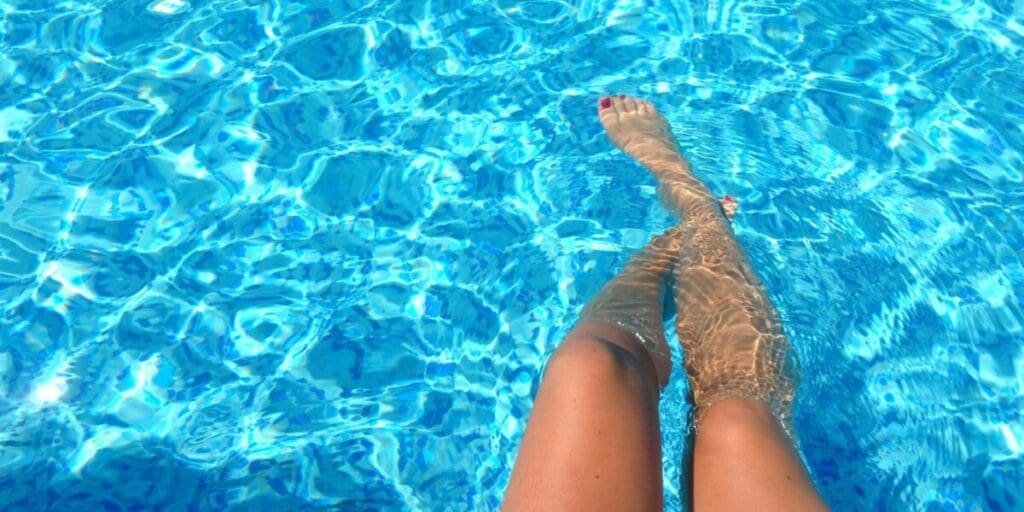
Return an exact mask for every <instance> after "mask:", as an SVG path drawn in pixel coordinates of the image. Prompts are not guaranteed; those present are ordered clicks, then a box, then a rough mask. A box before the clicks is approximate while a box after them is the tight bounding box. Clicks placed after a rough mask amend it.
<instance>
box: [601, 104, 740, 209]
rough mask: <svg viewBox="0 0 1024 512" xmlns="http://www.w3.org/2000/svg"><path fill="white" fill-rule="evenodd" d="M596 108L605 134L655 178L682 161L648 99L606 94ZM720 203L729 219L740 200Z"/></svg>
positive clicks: (659, 116)
mask: <svg viewBox="0 0 1024 512" xmlns="http://www.w3.org/2000/svg"><path fill="white" fill-rule="evenodd" d="M597 111H598V116H599V117H600V118H601V124H602V125H604V129H605V132H606V133H607V134H608V138H610V139H611V140H612V142H613V143H615V145H616V146H618V147H619V149H621V150H622V151H623V152H625V153H626V154H627V155H629V156H631V157H633V158H634V159H636V160H637V161H638V162H640V163H641V164H643V165H644V166H645V167H647V168H648V169H650V170H651V171H652V172H654V174H655V176H657V177H658V178H661V177H663V176H662V173H663V172H666V171H670V170H673V169H677V168H678V166H679V164H680V163H683V164H684V165H685V159H684V158H683V157H682V155H680V154H679V147H678V146H677V145H676V140H675V137H674V136H673V135H672V130H671V128H669V125H668V121H666V120H665V118H664V117H663V116H662V115H661V114H660V113H659V112H658V109H656V108H654V105H653V104H652V103H651V102H649V101H647V100H643V99H639V98H633V97H631V96H626V95H618V96H606V97H604V98H601V99H600V100H599V101H598V104H597ZM719 207H721V209H722V213H723V214H724V215H725V218H726V219H728V220H730V221H731V220H732V218H733V217H735V216H736V210H737V209H738V208H739V203H738V202H737V201H736V199H735V198H733V197H732V196H725V197H723V198H722V199H720V200H719Z"/></svg>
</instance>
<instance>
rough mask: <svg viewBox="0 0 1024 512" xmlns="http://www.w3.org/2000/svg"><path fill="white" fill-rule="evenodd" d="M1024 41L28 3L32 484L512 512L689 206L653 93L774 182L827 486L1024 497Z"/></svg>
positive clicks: (5, 449) (12, 284)
mask: <svg viewBox="0 0 1024 512" xmlns="http://www.w3.org/2000/svg"><path fill="white" fill-rule="evenodd" d="M1022 62H1024V4H1021V2H1019V1H1016V2H1014V1H1009V0H988V1H981V0H977V1H973V2H961V1H956V0H943V1H909V0H900V1H866V0H863V1H862V0H807V1H800V2H796V1H776V2H771V1H768V2H765V1H759V2H753V1H747V0H736V1H724V0H723V1H714V2H709V1H690V2H686V1H682V0H679V1H661V2H654V1H642V0H619V1H610V0H608V1H582V2H573V3H568V2H556V1H539V0H538V1H531V2H512V1H508V0H494V1H487V2H466V1H463V2H460V1H455V0H433V1H427V0H422V1H421V0H415V1H413V0H408V1H401V0H390V1H376V2H356V1H354V0H347V1H330V2H329V1H304V2H298V1H295V2H289V1H282V0H265V1H215V0H209V1H201V0H195V1H185V0H157V1H153V2H136V1H131V0H128V1H105V0H97V1H92V2H68V1H65V2H58V1H45V0H31V1H18V0H13V1H12V0H3V1H0V201H2V202H0V301H2V302H0V303H2V304H3V305H2V306H0V308H2V309H0V509H4V510H18V511H20V510H90V511H93V510H140V509H145V510H149V509H155V510H323V509H341V510H398V509H409V510H489V509H495V508H496V507H497V505H498V503H499V501H500V498H501V494H502V492H503V489H504V487H505V485H506V483H507V480H508V476H509V471H510V467H511V464H512V460H513V457H514V454H515V450H516V447H517V445H518V442H519V439H520V437H521V435H522V432H523V428H524V425H525V419H526V417H527V413H528V411H529V408H530V405H531V400H532V393H533V392H534V391H535V389H536V383H537V380H538V377H539V374H540V370H541V367H542V364H543V362H544V358H545V354H547V353H549V352H550V351H551V350H552V349H553V348H554V347H555V346H556V345H557V343H558V341H559V339H560V337H561V336H562V335H563V334H564V333H565V332H566V329H567V328H568V327H569V326H570V325H571V323H572V322H573V321H574V318H575V315H576V314H577V313H578V312H579V310H580V309H581V308H582V306H583V305H584V304H585V303H586V301H587V300H588V299H589V298H590V297H591V296H593V295H594V293H595V292H596V291H597V289H598V288H599V287H600V286H601V285H602V284H603V283H604V282H605V281H606V280H608V279H609V278H610V277H611V276H613V275H614V273H615V272H616V271H617V269H618V268H620V267H621V266H622V264H623V263H624V261H625V260H626V258H627V257H628V255H629V254H630V253H631V252H632V251H634V250H636V249H637V248H639V247H641V246H642V245H643V244H644V243H645V242H646V241H647V239H648V238H649V237H650V236H652V235H653V234H655V233H659V232H660V231H661V230H663V229H664V228H666V227H668V226H669V225H671V223H672V217H671V216H670V214H669V213H668V212H667V211H665V210H664V209H663V208H662V207H661V206H659V205H658V204H657V201H656V191H655V188H654V181H653V180H652V179H651V178H650V177H649V176H648V175H647V174H646V173H645V172H643V171H642V170H641V169H640V168H638V167H636V166H635V165H633V164H632V163H630V162H628V161H627V160H626V159H625V158H624V157H623V156H621V155H620V154H619V153H617V152H616V151H614V150H613V148H612V146H611V145H610V143H609V142H608V141H607V140H606V138H605V137H604V135H603V134H602V133H601V130H600V127H599V124H598V122H597V120H596V118H595V102H596V101H597V98H598V97H599V96H600V95H601V94H604V93H608V92H616V93H618V92H621V93H629V94H636V95H641V96H645V97H649V98H650V99H651V100H652V101H654V102H655V103H656V104H657V105H658V106H659V107H660V108H661V110H662V111H663V112H664V113H665V114H666V116H667V117H668V119H669V120H670V122H671V123H672V125H673V127H674V129H675V131H676V132H677V134H678V135H679V138H680V142H681V145H682V147H683V148H684V150H685V151H686V153H687V154H688V155H689V156H690V158H691V159H692V160H693V163H694V166H695V168H696V169H697V172H698V174H699V175H700V176H701V177H702V178H704V179H705V180H707V182H708V183H709V184H710V186H711V187H712V188H713V190H715V191H716V192H718V193H721V194H725V193H728V194H731V195H733V196H736V197H737V198H738V199H739V200H740V202H741V207H740V214H739V216H738V217H737V218H736V221H735V226H736V231H737V234H738V237H739V238H740V240H741V242H742V243H743V245H744V246H745V247H746V249H747V252H748V254H749V256H750V259H751V260H752V261H753V264H754V267H755V268H756V269H757V270H758V272H759V274H760V276H761V277H762V279H763V280H764V282H765V284H766V286H767V288H768V291H769V293H770V295H771V297H772V298H773V300H774V301H775V303H776V304H777V305H778V307H779V309H780V312H781V314H782V316H783V318H784V320H785V322H786V331H787V333H788V334H789V336H790V338H791V340H792V343H793V345H794V349H795V351H796V352H797V355H798V357H799V359H800V361H801V365H802V368H803V376H802V382H801V386H800V389H799V393H798V396H797V400H796V410H795V421H796V430H797V434H798V437H799V442H800V447H801V452H802V454H803V456H804V458H805V460H806V462H807V464H808V466H809V468H810V471H811V473H812V475H813V477H814V479H815V481H816V482H817V484H818V486H819V488H820V489H821V492H822V494H823V496H824V497H825V499H826V500H827V501H828V502H829V503H830V505H832V506H833V507H834V508H835V509H836V510H929V511H930V510H963V511H974V510H1019V509H1020V508H1021V507H1024V503H1022V499H1024V498H1022V496H1024V483H1022V482H1024V477H1022V475H1024V421H1022V420H1024V418H1022V410H1024V353H1022V346H1021V345H1022V344H1021V341H1022V339H1024V328H1022V323H1024V310H1022V305H1021V298H1020V290H1022V289H1024V265H1022V258H1024V253H1022V249H1024V221H1022V220H1021V219H1022V218H1024V184H1022V169H1024V157H1022V154H1024V131H1022V125H1024V65H1022ZM675 357H676V358H678V357H679V354H675ZM686 391H687V389H686V382H685V378H684V376H683V375H682V372H681V371H678V370H677V372H676V374H675V375H674V376H673V381H672V383H671V385H670V387H669V388H668V390H667V391H666V393H665V398H664V400H663V402H662V406H661V409H662V418H663V429H662V430H663V437H664V438H665V459H666V462H665V468H664V471H665V475H666V503H667V505H668V509H670V510H677V509H679V508H680V507H681V503H685V502H686V485H685V483H682V484H681V482H685V474H683V471H682V470H681V467H682V465H681V464H680V461H681V460H682V459H683V457H684V455H683V454H684V453H685V452H686V450H687V447H688V446H689V445H690V441H689V438H688V436H689V435H690V433H691V430H692V429H691V426H690V418H689V412H690V411H689V407H688V405H686V403H685V396H686ZM684 508H685V507H684Z"/></svg>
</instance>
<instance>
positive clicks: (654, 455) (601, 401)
mask: <svg viewBox="0 0 1024 512" xmlns="http://www.w3.org/2000/svg"><path fill="white" fill-rule="evenodd" d="M678 252H679V234H678V231H677V230H674V229H673V230H669V231H668V232H666V233H665V234H664V235H661V236H659V237H656V238H655V239H654V240H652V241H651V242H650V243H649V244H648V245H647V247H645V248H644V249H643V250H641V251H640V252H639V253H637V255H636V256H634V257H633V259H632V260H631V261H630V262H629V263H628V264H627V265H626V267H625V268H624V269H623V270H622V272H621V273H620V274H619V275H618V276H616V277H615V278H614V279H613V280H612V281H610V282H609V283H608V284H607V285H605V287H604V288H603V289H602V290H601V292H600V293H598V295H597V297H595V298H594V299H593V300H592V301H591V303H590V304H589V305H588V306H587V307H586V309H584V311H583V314H582V315H581V321H580V323H579V324H578V325H577V326H576V328H575V329H574V330H573V331H572V333H570V334H569V336H568V337H566V340H565V342H563V343H562V345H561V346H560V347H559V348H558V350H556V351H555V353H554V355H552V357H551V359H550V361H549V362H548V366H547V370H546V372H545V375H544V381H543V383H542V384H541V387H540V391H539V392H538V393H537V398H536V400H535V402H534V407H533V411H532V412H531V414H530V422H529V425H528V426H527V429H526V434H525V435H524V437H523V442H522V445H521V446H520V448H519V456H518V458H517V459H516V465H515V468H514V469H513V472H512V479H511V481H510V482H509V487H508V490H507V492H506V494H505V503H504V506H503V508H504V510H506V511H522V510H544V511H547V510H581V511H591V510H638V511H644V510H661V508H662V481H661V434H660V431H659V424H658V396H659V395H660V389H661V385H662V384H663V383H664V382H665V381H667V379H668V373H669V370H670V369H671V363H670V360H669V357H668V347H667V344H666V341H665V335H664V332H663V324H662V321H663V320H662V297H663V293H664V291H665V290H664V286H665V285H664V281H665V278H666V277H667V275H668V273H669V272H670V271H671V268H672V266H673V264H674V263H675V257H676V254H678Z"/></svg>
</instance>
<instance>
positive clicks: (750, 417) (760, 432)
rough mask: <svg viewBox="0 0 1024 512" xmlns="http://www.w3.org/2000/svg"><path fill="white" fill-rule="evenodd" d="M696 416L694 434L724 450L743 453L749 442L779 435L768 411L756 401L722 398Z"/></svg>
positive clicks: (773, 418)
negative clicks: (722, 446) (730, 448)
mask: <svg viewBox="0 0 1024 512" xmlns="http://www.w3.org/2000/svg"><path fill="white" fill-rule="evenodd" d="M698 415H699V418H698V424H697V435H698V436H701V437H704V440H705V441H712V442H714V443H715V444H719V445H724V446H725V447H732V448H737V449H741V450H742V449H744V447H746V446H749V444H750V443H751V442H756V441H757V440H759V439H764V438H765V437H775V436H777V435H780V433H781V428H780V427H779V425H778V422H777V421H776V420H775V417H774V416H773V415H772V412H771V409H770V408H769V407H768V406H767V405H765V404H764V403H762V402H760V401H758V400H752V399H748V398H725V399H722V400H718V401H716V402H713V403H712V404H711V405H708V406H706V408H705V409H704V410H702V411H700V412H699V413H698Z"/></svg>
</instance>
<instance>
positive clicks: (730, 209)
mask: <svg viewBox="0 0 1024 512" xmlns="http://www.w3.org/2000/svg"><path fill="white" fill-rule="evenodd" d="M718 205H719V206H720V207H721V208H722V214H723V215H725V218H726V219H728V220H729V222H732V218H733V217H735V216H736V210H738V209H739V207H740V203H739V202H738V201H736V198H735V197H733V196H725V197H723V198H722V199H720V200H719V201H718Z"/></svg>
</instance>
